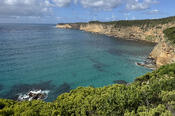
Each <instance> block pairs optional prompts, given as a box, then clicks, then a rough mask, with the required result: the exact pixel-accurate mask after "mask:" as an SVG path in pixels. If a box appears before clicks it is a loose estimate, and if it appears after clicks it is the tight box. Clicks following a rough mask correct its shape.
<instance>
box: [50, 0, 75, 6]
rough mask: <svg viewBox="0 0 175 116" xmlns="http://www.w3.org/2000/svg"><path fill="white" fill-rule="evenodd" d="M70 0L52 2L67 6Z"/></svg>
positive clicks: (54, 0)
mask: <svg viewBox="0 0 175 116" xmlns="http://www.w3.org/2000/svg"><path fill="white" fill-rule="evenodd" d="M71 1H72V0H53V3H54V4H55V5H56V6H58V7H64V6H68V5H69V4H70V3H71Z"/></svg>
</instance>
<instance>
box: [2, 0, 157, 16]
mask: <svg viewBox="0 0 175 116" xmlns="http://www.w3.org/2000/svg"><path fill="white" fill-rule="evenodd" d="M156 3H158V2H157V1H156V0H142V1H140V0H0V16H36V17H37V16H48V15H50V14H51V13H52V10H53V8H56V7H57V8H60V7H65V6H69V5H70V4H75V5H79V4H80V5H82V6H83V7H84V8H91V9H97V10H104V11H107V10H112V9H114V8H118V7H119V8H122V9H124V7H123V6H125V7H126V9H127V10H128V11H133V10H135V11H137V10H145V9H148V8H150V6H151V5H152V4H156ZM153 12H154V13H155V12H156V11H152V13H153Z"/></svg>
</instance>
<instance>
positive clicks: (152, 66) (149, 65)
mask: <svg viewBox="0 0 175 116" xmlns="http://www.w3.org/2000/svg"><path fill="white" fill-rule="evenodd" d="M57 28H58V27H57ZM60 29H71V30H79V29H72V28H60ZM80 31H83V32H87V33H93V34H99V35H103V36H106V37H110V38H112V39H116V40H117V39H119V40H124V41H132V42H138V43H142V44H143V43H146V44H152V45H154V47H153V49H154V48H155V47H156V46H157V44H158V43H157V42H151V41H146V40H140V39H126V38H118V37H115V36H112V35H106V34H101V33H97V32H88V31H84V30H80ZM152 51H153V50H152ZM152 51H151V52H152ZM151 52H150V53H149V55H148V56H147V58H146V59H145V60H143V62H136V63H135V64H136V65H137V66H141V67H145V68H148V69H151V70H156V69H157V68H158V67H156V62H155V59H153V58H151V57H150V54H151ZM148 60H150V61H148Z"/></svg>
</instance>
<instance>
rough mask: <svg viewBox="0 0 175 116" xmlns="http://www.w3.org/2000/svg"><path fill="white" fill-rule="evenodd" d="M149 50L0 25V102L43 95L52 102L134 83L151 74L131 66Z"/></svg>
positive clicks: (67, 32) (49, 28)
mask: <svg viewBox="0 0 175 116" xmlns="http://www.w3.org/2000/svg"><path fill="white" fill-rule="evenodd" d="M153 47H154V44H151V43H146V42H143V41H129V40H122V39H117V38H112V37H107V36H104V35H98V34H93V33H88V32H83V31H80V30H71V29H57V28H55V25H37V24H0V98H12V99H16V97H17V96H18V94H20V93H25V92H27V91H29V90H32V89H42V90H49V91H50V93H49V96H48V99H47V100H48V101H51V100H54V99H56V97H57V96H58V95H59V94H61V93H64V92H68V91H70V90H71V89H74V88H77V87H79V86H93V87H102V86H107V85H110V84H114V82H115V81H116V80H125V81H126V82H132V81H134V79H135V77H138V76H140V75H143V74H145V73H147V72H150V71H151V70H150V69H147V68H144V67H139V66H136V65H135V63H136V62H141V61H143V60H144V59H146V58H147V56H148V55H149V53H150V52H151V50H152V49H153Z"/></svg>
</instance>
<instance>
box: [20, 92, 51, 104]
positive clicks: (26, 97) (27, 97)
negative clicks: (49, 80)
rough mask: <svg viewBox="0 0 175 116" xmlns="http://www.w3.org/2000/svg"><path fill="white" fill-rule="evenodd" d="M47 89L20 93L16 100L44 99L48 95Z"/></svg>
mask: <svg viewBox="0 0 175 116" xmlns="http://www.w3.org/2000/svg"><path fill="white" fill-rule="evenodd" d="M48 93H49V91H48V90H44V91H42V90H33V91H29V92H28V93H26V94H20V95H19V97H18V101H31V100H44V99H46V98H47V97H48Z"/></svg>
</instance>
